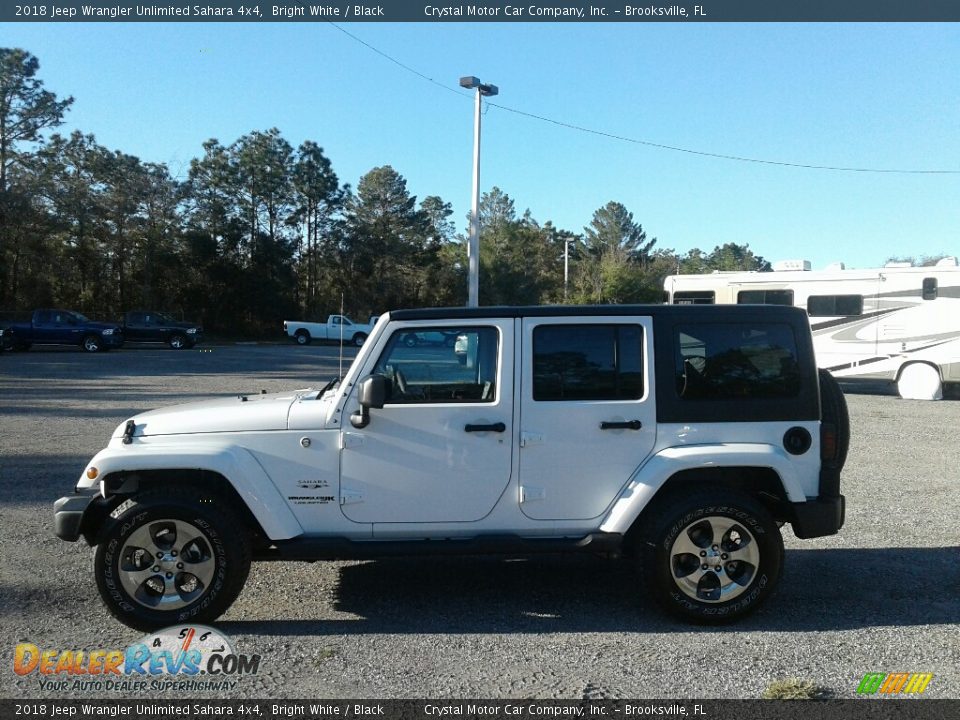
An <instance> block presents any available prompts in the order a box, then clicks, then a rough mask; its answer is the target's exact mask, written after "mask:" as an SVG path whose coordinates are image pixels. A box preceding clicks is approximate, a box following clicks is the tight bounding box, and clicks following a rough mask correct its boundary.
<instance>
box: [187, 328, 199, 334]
mask: <svg viewBox="0 0 960 720" xmlns="http://www.w3.org/2000/svg"><path fill="white" fill-rule="evenodd" d="M196 334H197V329H196V328H187V335H196Z"/></svg>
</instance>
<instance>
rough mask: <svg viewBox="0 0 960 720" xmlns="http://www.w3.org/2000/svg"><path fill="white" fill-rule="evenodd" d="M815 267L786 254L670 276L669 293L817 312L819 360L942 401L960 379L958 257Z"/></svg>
mask: <svg viewBox="0 0 960 720" xmlns="http://www.w3.org/2000/svg"><path fill="white" fill-rule="evenodd" d="M781 268H782V269H781ZM809 268H810V264H809V263H808V262H806V261H786V262H784V263H777V264H776V265H774V272H714V273H710V274H704V275H670V276H668V277H667V278H666V279H665V280H664V300H665V302H667V303H672V304H677V305H683V304H701V303H703V304H712V303H725V304H726V303H729V304H734V303H739V304H754V303H763V304H772V305H795V306H797V307H802V308H804V309H805V310H806V311H807V315H808V316H809V318H810V326H811V329H812V330H813V340H814V349H815V351H816V354H817V363H818V364H819V365H820V367H822V368H827V369H828V370H830V372H832V373H833V374H834V375H835V376H836V377H837V378H840V379H844V380H886V381H890V382H894V383H896V386H897V390H898V391H899V393H900V395H901V397H904V398H913V399H924V400H939V399H940V398H941V397H943V385H944V384H945V383H960V267H958V265H957V260H956V258H952V257H951V258H945V259H943V260H941V261H940V262H939V263H937V265H936V266H935V267H911V266H905V265H902V264H899V263H891V264H890V265H888V266H887V267H883V268H877V269H870V270H846V269H843V266H842V265H839V266H838V267H837V269H827V270H818V271H811V270H810V269H809Z"/></svg>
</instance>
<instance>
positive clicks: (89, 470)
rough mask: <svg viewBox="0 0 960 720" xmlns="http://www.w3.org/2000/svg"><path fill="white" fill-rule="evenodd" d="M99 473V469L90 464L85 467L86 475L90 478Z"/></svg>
mask: <svg viewBox="0 0 960 720" xmlns="http://www.w3.org/2000/svg"><path fill="white" fill-rule="evenodd" d="M99 474H100V471H99V470H97V469H96V468H95V467H93V466H92V465H91V466H90V467H88V468H87V477H88V478H90V479H91V480H96V479H97V476H98V475H99Z"/></svg>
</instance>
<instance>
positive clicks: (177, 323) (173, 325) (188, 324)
mask: <svg viewBox="0 0 960 720" xmlns="http://www.w3.org/2000/svg"><path fill="white" fill-rule="evenodd" d="M160 327H168V328H178V329H181V330H189V329H190V328H196V329H197V330H200V329H201V328H202V326H201V325H200V323H195V322H181V321H180V320H177V321H175V322H169V323H161V325H160Z"/></svg>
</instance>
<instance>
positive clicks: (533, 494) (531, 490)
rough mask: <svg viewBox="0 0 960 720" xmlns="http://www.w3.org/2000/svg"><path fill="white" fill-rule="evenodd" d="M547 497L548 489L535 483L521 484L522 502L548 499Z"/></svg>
mask: <svg viewBox="0 0 960 720" xmlns="http://www.w3.org/2000/svg"><path fill="white" fill-rule="evenodd" d="M546 499H547V490H546V488H542V487H535V486H533V485H521V486H520V502H522V503H525V502H530V501H531V500H546Z"/></svg>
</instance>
